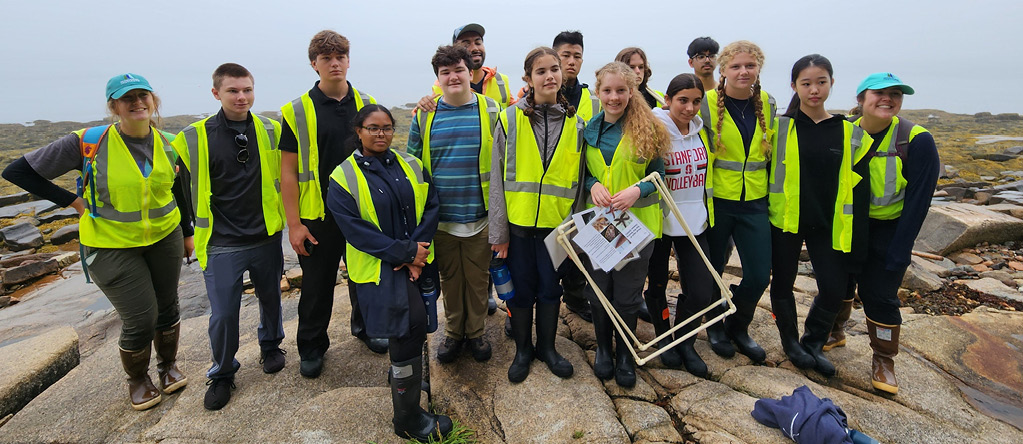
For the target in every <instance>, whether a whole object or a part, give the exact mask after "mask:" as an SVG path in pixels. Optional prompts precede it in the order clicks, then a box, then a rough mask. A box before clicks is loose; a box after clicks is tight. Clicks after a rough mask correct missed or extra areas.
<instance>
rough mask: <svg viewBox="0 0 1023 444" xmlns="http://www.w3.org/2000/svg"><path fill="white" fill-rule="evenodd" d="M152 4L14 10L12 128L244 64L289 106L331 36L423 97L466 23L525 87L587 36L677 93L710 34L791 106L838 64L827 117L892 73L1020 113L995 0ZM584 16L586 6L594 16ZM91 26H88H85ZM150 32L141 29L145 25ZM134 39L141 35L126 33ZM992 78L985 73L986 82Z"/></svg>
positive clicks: (265, 90) (187, 94)
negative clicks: (750, 48) (543, 50)
mask: <svg viewBox="0 0 1023 444" xmlns="http://www.w3.org/2000/svg"><path fill="white" fill-rule="evenodd" d="M281 6H282V5H281V3H280V2H271V1H267V0H249V1H247V2H209V1H205V0H178V1H176V2H173V3H160V2H143V3H138V4H131V5H130V7H127V6H126V5H124V4H122V3H119V2H114V1H112V0H97V1H94V2H84V3H83V2H79V1H73V0H48V1H45V2H13V3H11V4H9V5H6V7H5V8H4V13H5V14H4V15H3V18H2V19H0V24H2V26H0V39H2V41H4V42H7V43H6V44H5V45H3V46H0V60H3V61H4V68H5V69H3V70H0V103H4V104H5V105H7V106H5V107H3V108H0V122H7V123H26V122H30V121H34V120H49V121H81V120H87V119H97V118H100V119H102V118H103V116H105V115H106V114H105V100H104V97H105V96H104V95H103V91H104V85H106V82H107V80H108V79H110V77H111V76H115V75H119V74H124V73H126V72H131V73H136V74H140V75H142V76H144V77H146V78H147V79H148V80H149V82H150V83H151V84H152V86H153V88H154V89H155V91H156V93H157V94H158V95H159V96H160V98H161V99H162V102H163V104H162V106H161V108H162V109H161V111H163V114H165V115H168V116H174V115H192V114H194V113H196V112H209V111H211V110H216V109H218V108H219V105H220V104H219V103H217V102H216V101H215V100H214V99H213V97H212V94H211V93H210V89H211V83H212V81H211V79H210V75H211V73H212V72H213V70H214V69H215V68H216V67H217V66H218V65H220V64H222V63H225V62H235V63H239V64H241V65H243V66H245V67H246V68H248V69H249V70H250V71H251V72H252V73H253V75H254V77H255V86H256V100H255V108H256V109H259V110H267V109H270V110H272V109H275V108H277V107H279V106H281V105H284V104H287V103H288V102H290V101H291V100H293V99H295V98H296V97H298V96H299V95H301V94H302V93H304V92H305V91H308V90H309V88H310V87H312V85H313V83H314V82H315V81H316V80H317V75H316V73H315V72H314V71H313V69H312V68H311V67H310V65H309V59H308V54H307V49H308V46H309V40H310V38H311V37H312V36H313V35H314V34H316V32H318V31H320V30H323V29H333V30H335V31H337V32H339V33H341V34H342V35H344V36H345V37H347V38H348V39H349V40H350V41H351V50H350V59H351V67H350V69H349V71H348V79H349V80H350V81H351V82H352V84H353V85H355V86H356V87H357V88H359V90H360V91H363V92H366V93H368V94H371V95H373V96H374V97H375V98H376V99H377V101H378V102H379V103H382V104H384V105H387V106H393V105H400V104H406V103H414V102H418V101H419V99H420V98H421V97H423V96H424V95H426V94H429V93H430V86H431V85H432V84H433V82H434V80H435V79H436V77H435V75H434V73H433V70H432V68H431V66H430V58H431V57H432V55H433V54H434V52H435V51H436V48H437V47H438V46H439V45H447V44H450V43H451V34H452V32H453V30H454V29H455V28H457V27H460V26H463V25H465V24H468V23H478V24H480V25H482V26H483V27H484V28H485V30H486V32H485V35H484V43H485V45H486V60H485V62H484V65H485V66H488V67H494V68H496V69H497V70H498V71H499V72H501V73H503V74H505V75H507V76H508V78H509V80H510V83H511V85H510V86H511V87H512V88H513V90H517V89H518V87H519V86H521V85H522V84H523V81H522V75H523V59H524V58H525V55H526V54H527V53H528V52H529V51H530V50H531V49H533V48H535V47H537V46H546V45H550V44H551V43H552V40H553V39H554V36H555V35H557V34H558V33H559V32H561V31H566V30H578V31H580V32H582V34H583V36H584V43H585V44H584V49H585V52H584V59H583V66H582V68H581V70H580V74H579V79H580V81H582V82H584V83H588V84H590V85H591V86H593V85H594V73H595V71H596V70H597V69H598V68H600V67H601V66H602V65H604V64H606V63H607V62H609V61H611V60H613V59H614V57H615V55H616V54H617V53H618V51H619V50H620V49H622V48H625V47H628V46H638V47H640V48H643V50H644V51H645V52H646V54H647V56H648V59H649V65H650V69H651V71H652V72H653V75H652V76H651V78H650V81H649V85H650V86H651V87H653V88H654V89H657V90H661V91H663V90H664V89H665V87H666V86H667V84H668V82H669V81H670V80H671V78H673V77H674V76H675V75H677V74H679V73H684V72H692V68H691V67H689V64H688V55H687V54H686V49H687V47H688V45H689V42H691V41H692V40H693V39H694V38H696V37H701V36H710V37H712V38H714V39H715V40H716V41H717V42H718V43H720V45H721V47H722V48H723V47H724V46H726V45H727V44H728V43H730V42H733V41H737V40H743V39H745V40H750V41H752V42H755V43H756V44H757V45H759V46H760V48H762V50H763V53H764V55H765V62H764V65H763V69H762V72H761V76H760V78H761V83H762V85H763V90H764V91H767V92H769V93H771V94H772V95H773V96H774V97H775V99H776V100H777V102H778V104H779V105H780V106H784V105H787V104H788V103H789V99H790V98H791V97H792V89H791V86H790V85H791V81H790V80H791V78H790V76H791V69H792V64H793V63H794V62H795V61H796V60H798V59H799V58H800V57H802V56H804V55H807V54H814V53H817V54H821V55H824V56H826V57H827V58H828V59H829V60H830V61H831V63H832V65H833V68H834V79H835V83H834V87H833V88H832V91H831V95H830V97H829V98H828V101H827V103H828V107H829V108H833V109H845V110H848V109H850V108H852V107H853V106H854V105H855V101H856V99H855V96H856V87H857V85H858V84H859V82H860V81H861V80H862V79H864V78H865V77H866V76H867V75H869V74H871V73H875V72H891V73H894V74H895V75H897V76H899V77H900V78H901V79H902V80H903V81H904V82H906V83H907V84H909V85H911V86H912V87H913V88H914V89H915V90H916V94H914V95H912V96H907V97H906V99H905V103H904V107H905V108H906V109H935V110H943V111H946V112H950V113H955V114H975V113H977V112H984V111H987V112H991V113H993V114H1001V113H1006V112H1020V111H1021V106H1020V104H1021V103H1023V89H1020V88H1016V87H1014V86H1015V83H1014V82H1013V81H1012V79H1013V78H1015V77H1017V76H1014V75H1013V74H1011V73H1019V72H1023V57H1016V53H1017V52H1018V51H1014V50H1013V49H1012V48H1015V47H1016V45H1014V44H1013V42H1015V41H1016V40H1018V38H1017V35H1016V34H1017V32H1016V30H1017V29H1018V28H1019V23H1020V22H1023V2H1020V1H1018V0H985V1H982V2H972V3H964V2H960V1H953V0H933V1H926V0H907V1H903V2H891V1H885V0H862V1H859V2H852V3H850V2H846V3H841V2H840V3H828V4H822V3H820V2H816V1H811V0H795V1H793V2H789V3H786V4H785V5H784V6H776V5H772V4H765V3H763V2H759V1H753V0H734V1H732V2H730V3H728V4H727V5H718V4H710V3H703V4H692V5H688V4H687V5H684V6H680V5H679V4H678V3H677V2H673V1H669V0H640V1H638V2H631V3H629V4H627V5H622V4H621V3H620V2H616V1H615V2H612V1H607V0H595V1H591V2H587V3H584V4H582V3H576V2H550V1H546V0H523V1H521V2H516V3H515V4H512V5H506V8H507V11H503V12H506V13H507V14H505V16H503V17H501V18H498V16H494V15H492V14H485V13H483V11H482V9H481V8H478V7H477V8H466V7H461V8H454V7H435V6H436V5H431V4H428V3H423V2H418V1H409V0H393V1H391V2H387V3H380V2H341V3H339V2H328V1H324V0H290V1H289V2H288V3H287V4H285V5H284V7H281ZM582 6H585V7H582ZM86 24H88V25H90V26H88V27H86V26H84V25H86ZM131 25H139V26H131ZM129 30H130V31H131V32H128V31H129ZM981 71H983V73H982V72H981Z"/></svg>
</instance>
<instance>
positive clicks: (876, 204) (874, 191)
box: [855, 116, 927, 220]
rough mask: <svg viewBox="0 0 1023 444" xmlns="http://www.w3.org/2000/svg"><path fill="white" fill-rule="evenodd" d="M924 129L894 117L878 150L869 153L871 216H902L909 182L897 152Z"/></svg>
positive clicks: (881, 217) (894, 217) (881, 218)
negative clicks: (903, 173) (903, 172)
mask: <svg viewBox="0 0 1023 444" xmlns="http://www.w3.org/2000/svg"><path fill="white" fill-rule="evenodd" d="M855 123H856V124H859V123H860V120H859V119H857V120H856V122H855ZM925 132H927V130H926V129H924V128H923V127H922V126H920V125H916V124H914V123H913V122H910V121H908V120H905V119H900V118H899V117H897V116H896V117H893V118H892V123H891V125H890V126H889V127H888V131H887V132H886V133H885V135H884V138H883V139H881V142H880V143H879V144H878V147H877V150H876V151H874V152H872V153H870V155H871V159H870V218H871V219H879V220H892V219H896V218H898V217H899V216H901V215H902V207H903V204H904V200H905V198H906V185H907V183H908V182H907V181H906V178H905V177H904V176H903V175H902V168H903V159H902V156H900V155H899V153H900V152H902V153H905V152H906V151H905V150H907V149H908V145H909V143H910V142H911V141H912V140H913V138H915V137H916V136H917V135H918V134H920V133H925Z"/></svg>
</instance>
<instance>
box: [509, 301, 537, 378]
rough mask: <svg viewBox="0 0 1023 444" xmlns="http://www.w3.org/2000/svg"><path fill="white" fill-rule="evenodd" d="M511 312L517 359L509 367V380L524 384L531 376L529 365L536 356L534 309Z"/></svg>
mask: <svg viewBox="0 0 1023 444" xmlns="http://www.w3.org/2000/svg"><path fill="white" fill-rule="evenodd" d="M508 309H509V310H511V326H512V337H513V338H515V358H513V359H512V363H511V366H509V367H508V380H509V381H511V382H522V381H525V380H526V376H529V364H530V363H532V362H533V358H534V357H535V356H536V355H535V352H534V349H533V307H527V308H517V307H508Z"/></svg>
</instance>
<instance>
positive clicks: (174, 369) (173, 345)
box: [153, 321, 188, 394]
mask: <svg viewBox="0 0 1023 444" xmlns="http://www.w3.org/2000/svg"><path fill="white" fill-rule="evenodd" d="M180 334H181V321H178V322H177V323H176V324H174V325H173V326H171V327H170V328H169V329H167V330H164V331H157V332H156V336H155V337H154V338H153V350H154V351H156V371H157V373H159V376H160V387H161V388H163V392H164V393H168V394H170V393H174V392H176V391H178V390H180V389H181V388H182V387H184V386H185V385H187V384H188V378H187V377H185V375H183V374H182V373H181V371H179V370H178V366H177V365H176V362H177V358H176V357H177V354H178V337H179V336H180Z"/></svg>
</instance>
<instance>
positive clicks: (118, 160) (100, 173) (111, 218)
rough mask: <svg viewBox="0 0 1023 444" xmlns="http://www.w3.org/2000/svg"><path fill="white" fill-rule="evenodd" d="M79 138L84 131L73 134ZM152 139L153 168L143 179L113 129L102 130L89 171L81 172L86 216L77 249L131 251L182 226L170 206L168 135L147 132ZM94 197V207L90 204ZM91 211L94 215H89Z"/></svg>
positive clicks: (171, 179) (153, 130)
mask: <svg viewBox="0 0 1023 444" xmlns="http://www.w3.org/2000/svg"><path fill="white" fill-rule="evenodd" d="M75 134H77V135H78V137H79V140H80V139H81V137H82V135H83V134H85V130H84V129H82V130H78V131H75ZM148 137H151V138H152V139H153V170H152V171H151V172H150V173H149V177H143V176H142V171H140V170H139V167H138V164H136V163H135V159H134V158H133V157H132V156H131V152H129V151H128V147H127V146H126V145H125V144H124V140H123V139H121V135H120V133H119V132H118V131H117V130H113V129H112V131H107V132H106V135H105V136H103V138H102V139H100V141H99V145H98V150H97V151H96V157H95V158H94V159H93V161H92V162H91V163H90V167H89V168H90V170H91V171H83V172H82V175H83V177H85V176H87V175H91V178H90V180H87V181H83V182H85V183H84V189H83V196H85V197H84V198H85V199H86V200H87V201H90V205H86V209H85V214H84V215H83V216H82V217H81V219H80V220H79V222H78V235H79V239H80V241H81V243H82V245H85V246H88V247H94V248H133V247H143V246H147V245H152V244H154V243H156V242H157V241H159V240H161V239H163V238H164V237H166V236H167V235H168V234H170V232H171V231H174V227H176V226H177V225H178V223H179V222H181V213H180V212H179V211H178V207H177V205H176V204H175V202H174V195H173V194H172V192H171V188H172V187H173V185H174V175H175V171H174V163H175V162H176V161H177V158H176V156H175V154H174V149H173V148H172V147H171V143H170V140H171V139H173V138H174V136H173V135H171V134H167V133H163V132H162V131H160V130H157V129H156V128H150V135H149V136H148ZM92 196H95V208H93V206H92V204H91V200H92ZM94 210H95V212H94Z"/></svg>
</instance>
